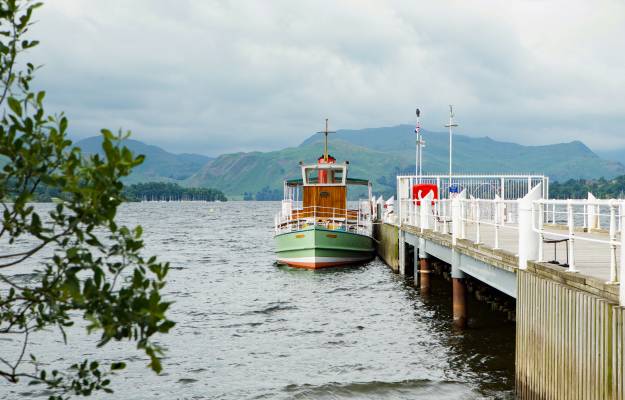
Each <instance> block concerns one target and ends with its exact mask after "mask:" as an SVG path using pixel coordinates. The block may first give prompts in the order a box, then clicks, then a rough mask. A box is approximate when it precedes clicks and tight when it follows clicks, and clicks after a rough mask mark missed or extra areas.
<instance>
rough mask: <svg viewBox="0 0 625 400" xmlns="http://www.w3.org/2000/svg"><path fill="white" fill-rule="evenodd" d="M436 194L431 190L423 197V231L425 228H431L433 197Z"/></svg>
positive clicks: (421, 210) (421, 211) (421, 212)
mask: <svg viewBox="0 0 625 400" xmlns="http://www.w3.org/2000/svg"><path fill="white" fill-rule="evenodd" d="M433 196H434V195H433V194H432V192H429V193H428V194H427V195H426V196H425V197H422V198H421V207H419V208H420V210H419V211H420V214H421V215H420V217H421V232H422V233H423V231H424V230H425V229H430V214H431V213H432V212H431V208H432V197H433Z"/></svg>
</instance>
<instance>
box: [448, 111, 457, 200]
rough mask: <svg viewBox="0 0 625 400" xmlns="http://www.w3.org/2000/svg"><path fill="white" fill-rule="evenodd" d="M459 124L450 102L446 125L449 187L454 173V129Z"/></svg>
mask: <svg viewBox="0 0 625 400" xmlns="http://www.w3.org/2000/svg"><path fill="white" fill-rule="evenodd" d="M457 126H458V124H456V123H455V122H454V108H453V106H452V105H451V104H450V105H449V124H447V125H445V127H447V128H449V187H450V188H451V174H452V155H453V147H452V146H453V129H452V128H454V127H457Z"/></svg>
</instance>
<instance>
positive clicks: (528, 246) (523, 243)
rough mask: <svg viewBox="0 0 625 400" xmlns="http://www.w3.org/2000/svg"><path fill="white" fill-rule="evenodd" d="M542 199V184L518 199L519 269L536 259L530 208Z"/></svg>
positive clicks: (535, 238) (535, 237) (534, 233)
mask: <svg viewBox="0 0 625 400" xmlns="http://www.w3.org/2000/svg"><path fill="white" fill-rule="evenodd" d="M541 197H542V184H541V183H539V184H538V185H536V186H535V187H534V188H533V189H532V190H530V192H529V193H528V194H526V195H525V196H524V197H523V198H521V199H518V200H517V202H518V207H519V268H520V269H526V268H527V262H528V261H529V260H536V259H538V233H536V232H535V231H534V226H533V223H534V221H533V220H532V214H533V213H532V208H533V206H534V201H537V200H540V198H541Z"/></svg>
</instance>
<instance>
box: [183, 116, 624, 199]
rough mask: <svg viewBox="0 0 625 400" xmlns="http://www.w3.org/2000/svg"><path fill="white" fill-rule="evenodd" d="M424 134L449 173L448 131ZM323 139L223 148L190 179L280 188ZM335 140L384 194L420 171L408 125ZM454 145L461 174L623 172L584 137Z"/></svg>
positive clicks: (233, 189) (245, 188)
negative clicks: (400, 178)
mask: <svg viewBox="0 0 625 400" xmlns="http://www.w3.org/2000/svg"><path fill="white" fill-rule="evenodd" d="M423 136H424V138H425V141H426V147H425V149H424V162H423V170H424V172H425V173H439V174H445V173H447V171H448V168H449V167H448V162H449V161H448V154H449V136H448V133H446V132H429V131H423ZM322 141H323V136H322V135H321V134H315V135H313V136H311V137H309V138H308V139H306V140H305V141H304V142H303V143H302V144H301V145H299V146H298V147H293V148H287V149H284V150H278V151H272V152H265V153H263V152H251V153H234V154H225V155H222V156H220V157H218V158H216V159H214V160H212V161H210V162H208V163H207V164H206V165H205V166H204V167H203V168H202V169H201V170H200V171H198V172H197V173H196V174H194V175H193V176H191V177H190V178H188V179H187V180H186V181H185V183H186V184H187V185H191V186H208V187H215V188H218V189H220V190H223V191H224V192H225V193H226V194H229V195H240V194H242V193H244V192H249V191H252V192H256V191H260V190H261V189H263V188H265V187H269V188H280V187H281V186H282V181H283V179H284V178H292V177H297V176H299V173H300V172H299V171H300V170H299V165H298V163H299V161H304V162H307V163H309V162H314V160H316V159H317V158H318V157H319V156H320V155H321V153H322V151H323V143H322ZM329 143H330V144H329V149H330V150H329V151H330V153H331V154H332V155H333V156H334V157H336V158H337V160H339V161H343V160H349V161H350V175H351V176H354V177H362V178H368V179H370V180H372V182H373V183H374V191H375V192H378V193H384V194H386V195H389V194H392V193H394V191H395V176H396V175H397V174H398V173H413V171H414V166H415V137H414V131H413V127H412V126H409V125H398V126H393V127H385V128H370V129H360V130H339V131H338V132H337V133H334V134H331V138H330V141H329ZM453 144H454V154H453V156H454V157H453V163H454V165H453V170H454V172H455V173H484V174H488V173H491V174H495V173H519V174H522V173H540V174H543V173H544V174H545V175H548V176H549V177H550V178H551V179H552V180H553V181H563V180H567V179H570V178H576V179H579V178H583V179H590V178H598V177H605V178H612V177H615V176H618V175H623V174H625V167H624V166H623V165H622V164H620V163H618V162H614V161H608V160H604V159H602V158H600V157H599V156H597V155H596V154H595V153H593V152H592V150H590V149H589V148H588V147H587V146H586V145H584V144H583V143H582V142H580V141H573V142H570V143H561V144H553V145H546V146H523V145H520V144H516V143H508V142H500V141H496V140H493V139H491V138H488V137H481V138H475V137H469V136H465V135H459V134H455V135H454V142H453Z"/></svg>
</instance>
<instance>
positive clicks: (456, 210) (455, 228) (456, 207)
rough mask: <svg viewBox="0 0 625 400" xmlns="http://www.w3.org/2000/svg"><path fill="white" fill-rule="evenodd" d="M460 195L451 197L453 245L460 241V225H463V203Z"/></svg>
mask: <svg viewBox="0 0 625 400" xmlns="http://www.w3.org/2000/svg"><path fill="white" fill-rule="evenodd" d="M459 197H460V196H456V197H454V198H452V199H451V244H452V245H453V246H455V245H456V243H457V242H458V236H459V234H460V230H461V229H462V228H461V227H460V226H461V225H462V204H461V202H460V199H459Z"/></svg>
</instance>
